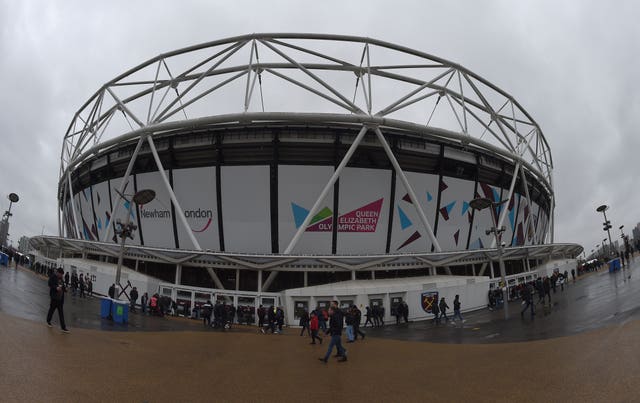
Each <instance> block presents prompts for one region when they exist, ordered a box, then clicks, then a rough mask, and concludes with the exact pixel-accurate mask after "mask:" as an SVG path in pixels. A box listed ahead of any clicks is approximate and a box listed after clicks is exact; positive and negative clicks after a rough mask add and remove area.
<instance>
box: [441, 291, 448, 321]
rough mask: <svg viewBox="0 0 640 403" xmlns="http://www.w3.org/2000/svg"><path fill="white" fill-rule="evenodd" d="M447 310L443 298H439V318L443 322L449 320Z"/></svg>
mask: <svg viewBox="0 0 640 403" xmlns="http://www.w3.org/2000/svg"><path fill="white" fill-rule="evenodd" d="M447 309H449V305H447V302H446V301H445V300H444V297H442V298H440V318H441V319H442V318H444V320H445V322H446V321H448V320H449V318H447Z"/></svg>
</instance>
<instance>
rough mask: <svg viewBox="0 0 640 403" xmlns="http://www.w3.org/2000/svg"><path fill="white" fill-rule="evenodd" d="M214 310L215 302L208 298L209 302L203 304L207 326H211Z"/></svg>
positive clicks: (204, 320) (204, 319) (203, 316)
mask: <svg viewBox="0 0 640 403" xmlns="http://www.w3.org/2000/svg"><path fill="white" fill-rule="evenodd" d="M145 294H146V293H145ZM143 298H144V297H143ZM212 312H213V304H212V303H211V300H207V302H205V303H204V304H203V305H202V322H203V324H204V326H205V327H211V313H212Z"/></svg>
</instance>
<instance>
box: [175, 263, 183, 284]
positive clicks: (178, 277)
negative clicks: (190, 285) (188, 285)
mask: <svg viewBox="0 0 640 403" xmlns="http://www.w3.org/2000/svg"><path fill="white" fill-rule="evenodd" d="M181 281H182V264H180V263H178V264H177V265H176V281H175V284H176V285H180V282H181Z"/></svg>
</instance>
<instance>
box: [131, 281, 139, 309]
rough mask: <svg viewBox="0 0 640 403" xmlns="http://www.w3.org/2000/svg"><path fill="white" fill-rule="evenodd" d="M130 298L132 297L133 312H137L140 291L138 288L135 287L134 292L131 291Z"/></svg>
mask: <svg viewBox="0 0 640 403" xmlns="http://www.w3.org/2000/svg"><path fill="white" fill-rule="evenodd" d="M129 296H130V297H131V312H135V311H136V302H137V301H138V289H137V288H136V287H133V290H131V294H130V295H129Z"/></svg>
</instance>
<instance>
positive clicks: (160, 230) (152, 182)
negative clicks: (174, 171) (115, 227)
mask: <svg viewBox="0 0 640 403" xmlns="http://www.w3.org/2000/svg"><path fill="white" fill-rule="evenodd" d="M165 174H166V175H167V177H169V172H168V171H165ZM130 182H131V181H130ZM111 186H114V183H113V181H112V182H111ZM136 186H137V188H136V191H140V190H143V189H151V190H153V191H155V192H156V197H155V198H154V199H153V200H152V201H151V202H149V203H148V204H144V205H140V206H139V212H140V229H139V231H138V233H137V234H136V237H135V238H136V240H138V242H139V240H140V238H141V237H142V240H143V242H144V245H145V246H157V247H165V248H175V247H176V242H175V237H174V235H173V217H172V213H171V197H170V196H169V192H168V191H167V187H166V186H165V184H164V181H163V180H162V176H160V172H158V171H155V172H147V173H143V174H137V175H136ZM113 193H115V192H112V194H113ZM132 193H135V192H132ZM122 210H123V211H126V209H122ZM135 211H136V209H135V206H133V207H132V209H131V212H132V215H131V219H132V220H133V219H135V218H136V215H135ZM127 242H128V241H127Z"/></svg>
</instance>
